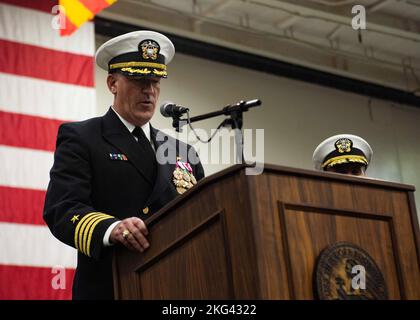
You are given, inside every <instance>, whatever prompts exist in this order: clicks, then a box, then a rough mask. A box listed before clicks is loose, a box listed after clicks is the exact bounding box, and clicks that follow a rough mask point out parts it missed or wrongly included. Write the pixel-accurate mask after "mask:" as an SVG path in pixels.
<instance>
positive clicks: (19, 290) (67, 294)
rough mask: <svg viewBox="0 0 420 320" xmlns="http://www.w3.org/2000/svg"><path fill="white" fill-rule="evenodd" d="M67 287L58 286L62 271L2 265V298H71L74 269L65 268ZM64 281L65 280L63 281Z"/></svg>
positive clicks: (64, 277) (0, 274)
mask: <svg viewBox="0 0 420 320" xmlns="http://www.w3.org/2000/svg"><path fill="white" fill-rule="evenodd" d="M63 272H65V273H63V277H62V279H63V280H64V279H65V289H59V288H58V289H54V287H53V284H55V287H56V288H57V284H58V285H60V284H61V283H60V281H55V280H57V279H59V278H55V277H59V275H60V273H59V272H58V273H57V272H56V273H53V269H52V268H41V267H26V266H25V267H23V266H10V265H0V283H1V285H0V299H1V300H69V299H71V289H72V285H73V278H74V269H63ZM63 283H64V281H63Z"/></svg>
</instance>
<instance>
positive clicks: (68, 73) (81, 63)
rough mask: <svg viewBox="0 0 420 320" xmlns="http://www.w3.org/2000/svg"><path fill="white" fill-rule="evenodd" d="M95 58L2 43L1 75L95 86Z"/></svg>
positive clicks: (9, 42) (12, 43)
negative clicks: (7, 74) (10, 74)
mask: <svg viewBox="0 0 420 320" xmlns="http://www.w3.org/2000/svg"><path fill="white" fill-rule="evenodd" d="M93 60H94V59H93V57H89V56H84V55H79V54H74V53H67V52H63V51H57V50H52V49H45V48H41V47H37V46H32V45H28V44H21V43H17V42H12V41H7V40H0V72H5V73H12V74H16V75H21V76H27V77H32V78H39V79H44V80H51V81H57V82H63V83H68V84H75V85H80V86H88V87H93V86H94V78H93V77H94V69H93V68H94V66H93Z"/></svg>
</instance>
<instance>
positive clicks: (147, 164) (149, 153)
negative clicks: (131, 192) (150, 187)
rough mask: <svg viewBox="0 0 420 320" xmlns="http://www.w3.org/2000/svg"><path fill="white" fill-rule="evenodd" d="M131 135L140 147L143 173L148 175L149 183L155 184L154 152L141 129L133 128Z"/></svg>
mask: <svg viewBox="0 0 420 320" xmlns="http://www.w3.org/2000/svg"><path fill="white" fill-rule="evenodd" d="M133 134H134V135H135V136H136V137H137V139H138V144H139V146H140V149H141V152H142V157H143V159H144V161H143V164H142V165H143V167H144V169H145V170H144V173H145V174H147V175H148V178H149V179H150V181H152V182H153V183H155V179H156V168H157V164H156V155H155V151H154V150H153V148H152V146H151V144H150V141H149V139H147V137H146V135H145V134H144V131H143V129H142V128H140V127H135V128H134V130H133Z"/></svg>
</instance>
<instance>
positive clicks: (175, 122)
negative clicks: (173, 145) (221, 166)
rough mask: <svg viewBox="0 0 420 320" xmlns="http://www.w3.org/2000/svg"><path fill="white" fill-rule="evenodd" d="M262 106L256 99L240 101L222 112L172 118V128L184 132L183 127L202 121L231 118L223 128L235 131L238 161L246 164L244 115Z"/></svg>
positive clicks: (225, 121)
mask: <svg viewBox="0 0 420 320" xmlns="http://www.w3.org/2000/svg"><path fill="white" fill-rule="evenodd" d="M260 105H261V100H259V99H254V100H249V101H243V100H241V101H239V102H238V103H236V104H234V105H227V106H226V107H224V108H223V109H222V110H219V111H214V112H210V113H206V114H203V115H199V116H196V117H192V118H189V121H188V119H180V115H174V116H173V117H172V126H173V127H174V128H175V130H176V131H177V132H181V131H182V127H183V126H185V125H186V124H191V123H193V122H197V121H202V120H206V119H210V118H214V117H218V116H221V115H225V116H228V117H229V118H227V119H225V120H224V121H223V126H230V127H231V128H232V129H234V130H235V145H236V161H237V163H245V158H244V150H243V134H242V126H243V113H244V112H247V111H248V110H249V109H250V108H253V107H258V106H260Z"/></svg>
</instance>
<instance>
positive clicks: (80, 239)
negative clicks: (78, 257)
mask: <svg viewBox="0 0 420 320" xmlns="http://www.w3.org/2000/svg"><path fill="white" fill-rule="evenodd" d="M98 218H104V219H110V218H113V217H112V216H110V215H108V214H105V213H101V212H91V213H88V214H87V215H85V216H84V217H83V218H82V219H81V220H80V222H79V223H78V224H77V227H76V230H75V232H74V243H75V246H76V249H78V250H80V251H81V252H82V253H83V254H86V240H87V234H88V231H89V227H90V225H91V224H92V223H93V222H92V221H94V220H96V219H98ZM85 234H86V235H85ZM84 235H85V236H84Z"/></svg>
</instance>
